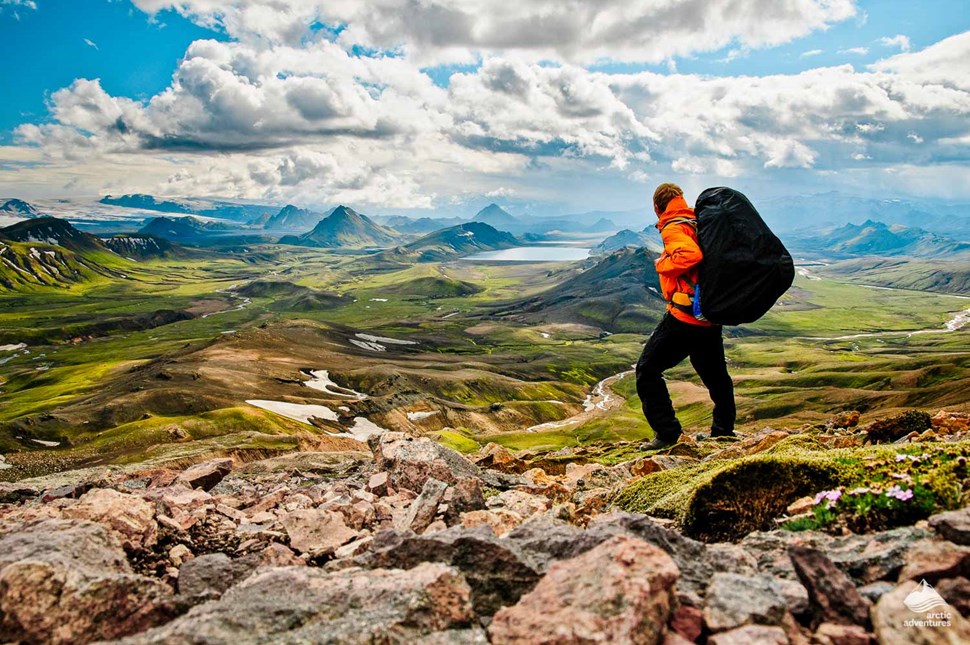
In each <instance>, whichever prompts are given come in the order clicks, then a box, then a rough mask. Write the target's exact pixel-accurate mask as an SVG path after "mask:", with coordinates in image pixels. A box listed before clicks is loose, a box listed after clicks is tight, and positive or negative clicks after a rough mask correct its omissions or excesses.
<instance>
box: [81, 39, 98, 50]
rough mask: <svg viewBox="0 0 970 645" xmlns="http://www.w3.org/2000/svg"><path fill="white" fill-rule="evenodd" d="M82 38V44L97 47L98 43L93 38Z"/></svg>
mask: <svg viewBox="0 0 970 645" xmlns="http://www.w3.org/2000/svg"><path fill="white" fill-rule="evenodd" d="M82 40H83V41H84V44H85V45H87V46H88V47H93V48H94V49H97V48H98V44H97V43H96V42H94V41H93V40H90V39H88V38H83V39H82Z"/></svg>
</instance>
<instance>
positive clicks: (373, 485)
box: [367, 472, 390, 496]
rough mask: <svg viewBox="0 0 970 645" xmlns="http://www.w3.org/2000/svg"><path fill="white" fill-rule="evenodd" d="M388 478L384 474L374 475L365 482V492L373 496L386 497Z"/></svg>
mask: <svg viewBox="0 0 970 645" xmlns="http://www.w3.org/2000/svg"><path fill="white" fill-rule="evenodd" d="M389 482H390V476H389V475H388V474H387V473H386V472H379V473H374V474H373V475H371V476H370V479H369V480H368V481H367V490H369V491H371V492H372V493H374V494H375V495H382V496H383V495H387V493H388V490H387V489H388V484H389Z"/></svg>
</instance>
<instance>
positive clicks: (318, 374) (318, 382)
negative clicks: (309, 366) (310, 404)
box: [303, 370, 367, 401]
mask: <svg viewBox="0 0 970 645" xmlns="http://www.w3.org/2000/svg"><path fill="white" fill-rule="evenodd" d="M304 374H306V375H308V376H310V377H311V378H310V380H309V381H304V383H303V384H304V385H306V386H307V387H309V388H312V389H314V390H318V391H320V392H326V393H327V394H332V395H333V396H343V397H347V398H351V399H357V400H359V401H363V400H364V399H366V398H367V395H366V394H363V393H361V392H357V391H355V390H351V389H350V388H348V387H343V386H340V385H337V384H336V383H334V382H333V380H331V378H330V372H329V371H328V370H311V371H310V372H304Z"/></svg>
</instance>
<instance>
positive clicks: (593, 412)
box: [526, 370, 633, 432]
mask: <svg viewBox="0 0 970 645" xmlns="http://www.w3.org/2000/svg"><path fill="white" fill-rule="evenodd" d="M629 374H633V370H626V371H625V372H620V373H619V374H614V375H613V376H607V377H606V378H605V379H603V380H602V381H600V382H599V383H597V384H596V385H594V386H593V389H592V391H591V392H590V393H589V394H588V395H587V396H586V400H585V401H583V411H582V412H580V413H578V414H574V415H573V416H571V417H568V418H566V419H562V420H560V421H549V422H548V423H540V424H539V425H534V426H531V427H529V428H526V430H527V431H528V432H533V431H535V430H552V429H555V428H564V427H566V426H571V425H576V424H580V423H585V422H587V421H590V420H592V419H595V418H597V417H601V416H603V415H604V414H606V412H608V411H609V410H612V409H613V408H615V407H617V406H619V405H622V404H623V402H624V401H625V400H626V399H624V398H623V397H622V396H620V395H619V394H617V393H616V392H614V391H613V387H612V386H613V384H614V383H616V382H617V381H619V380H620V379H621V378H623V377H624V376H627V375H629Z"/></svg>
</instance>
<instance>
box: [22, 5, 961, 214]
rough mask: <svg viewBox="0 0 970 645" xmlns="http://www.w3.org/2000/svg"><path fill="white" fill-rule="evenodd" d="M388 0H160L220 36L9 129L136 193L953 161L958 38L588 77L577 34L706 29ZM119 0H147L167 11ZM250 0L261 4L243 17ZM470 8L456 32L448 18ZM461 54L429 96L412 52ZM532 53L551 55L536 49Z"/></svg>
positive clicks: (754, 32)
mask: <svg viewBox="0 0 970 645" xmlns="http://www.w3.org/2000/svg"><path fill="white" fill-rule="evenodd" d="M401 1H403V0H384V1H383V2H380V3H375V2H368V3H362V2H351V1H350V0H345V1H333V2H327V3H320V2H311V1H309V0H306V1H298V0H275V1H274V2H273V3H267V2H265V1H264V2H261V3H255V2H246V1H243V0H235V1H233V2H222V1H220V2H216V1H215V0H211V1H210V0H185V1H184V2H179V3H178V6H175V7H174V8H175V9H176V10H178V11H180V12H182V13H184V14H185V15H189V16H191V17H192V18H193V19H194V20H196V21H199V22H208V23H210V24H213V25H221V26H222V27H223V28H225V29H226V30H227V31H228V32H229V33H230V34H232V35H233V36H234V37H235V38H236V40H234V41H231V42H217V41H214V40H200V41H196V42H194V43H192V44H191V45H190V47H189V48H188V50H187V51H186V54H185V56H184V58H183V59H182V60H181V61H180V62H179V64H178V67H177V68H176V69H175V71H174V74H173V77H172V82H171V84H170V85H169V86H168V87H167V88H166V89H165V90H163V91H162V92H160V93H158V94H157V95H155V96H153V97H150V98H149V99H147V100H144V101H135V100H131V99H127V98H123V97H116V96H112V95H110V94H108V93H107V92H106V91H105V90H104V88H103V87H102V85H101V83H100V82H99V81H98V80H97V79H78V80H76V81H75V82H74V83H72V84H71V85H70V86H68V87H66V88H63V89H61V90H58V91H56V92H54V93H53V94H52V95H51V96H50V100H49V109H50V118H49V119H48V120H45V121H44V122H42V123H36V124H26V125H22V126H20V127H19V128H18V129H17V131H16V140H17V141H18V143H19V144H20V145H22V146H29V147H31V148H36V150H37V151H38V154H39V155H40V156H41V157H42V158H43V159H45V161H46V163H47V164H49V165H50V167H52V168H58V169H62V168H66V167H68V166H69V165H70V164H71V163H74V164H75V165H81V164H79V162H80V161H81V160H83V161H84V164H85V165H86V166H88V167H99V168H109V169H110V168H112V166H111V164H112V163H113V164H115V165H114V166H113V168H114V170H113V171H112V172H116V173H117V172H118V168H122V167H124V160H125V159H129V160H130V159H135V158H137V159H139V160H140V162H142V163H145V164H148V165H150V166H151V168H152V170H151V172H148V171H146V172H145V173H144V174H143V176H141V177H139V178H138V180H139V181H145V182H147V181H149V180H151V181H152V182H155V183H154V184H153V185H154V186H155V188H151V187H139V190H143V191H144V192H162V193H166V194H173V195H178V194H183V195H184V194H198V195H221V196H225V197H246V198H252V199H277V198H278V199H289V200H291V201H302V202H304V203H333V202H334V201H345V202H350V203H355V204H362V205H364V204H372V205H380V206H385V207H395V208H397V207H403V206H409V207H415V208H424V207H432V206H434V205H435V204H436V203H449V202H450V201H453V200H454V199H456V198H457V199H459V201H460V200H461V199H464V197H462V196H465V195H471V194H476V195H484V194H488V193H492V194H495V195H503V194H512V191H514V193H515V195H516V197H517V198H521V199H540V198H545V197H548V194H539V193H540V192H541V191H540V190H539V189H537V188H534V187H532V186H530V182H531V181H533V180H534V179H535V178H537V177H549V176H552V175H554V174H555V173H562V176H568V177H581V178H589V177H592V176H594V175H596V176H609V177H612V178H614V180H616V181H622V182H632V183H642V182H649V181H652V180H651V178H652V177H657V176H660V175H667V174H669V173H670V172H674V173H679V174H685V175H690V176H692V177H695V178H698V181H700V178H701V177H703V178H707V177H720V178H729V177H739V176H744V175H746V174H749V173H750V174H753V175H756V176H771V175H772V174H773V173H792V172H795V171H800V172H806V171H807V172H831V171H840V170H842V169H844V168H850V169H851V168H858V167H859V166H862V165H865V166H872V167H876V166H879V165H882V166H884V167H888V166H890V165H898V164H900V163H902V162H906V163H923V164H927V165H933V164H943V163H951V162H952V161H953V160H960V159H966V158H967V157H968V156H970V155H968V141H970V80H968V79H970V32H968V33H967V34H960V35H958V36H953V37H951V38H948V39H946V40H943V41H941V42H939V43H936V44H935V45H932V46H930V47H928V48H926V49H924V50H922V51H918V52H903V53H899V54H896V55H894V56H891V57H889V58H886V59H884V60H882V61H879V62H877V63H874V64H873V65H870V66H869V67H868V68H866V69H865V70H864V71H857V70H855V69H854V68H853V67H852V66H851V65H843V66H838V67H826V68H819V69H812V70H808V71H805V72H802V73H799V74H778V75H771V76H761V77H745V76H734V77H730V76H726V77H711V76H697V75H689V74H678V73H676V72H675V71H673V70H671V71H669V72H668V73H654V72H639V73H604V72H596V71H591V70H590V69H588V68H586V67H583V66H581V65H579V64H576V63H574V62H572V61H583V60H596V59H598V58H600V57H601V54H602V51H601V50H600V49H598V47H600V45H597V44H592V43H589V42H586V39H587V38H588V34H587V32H588V31H592V32H595V33H601V34H603V33H610V34H613V35H614V36H615V38H614V39H613V40H612V41H610V42H609V44H610V47H611V50H615V51H616V52H618V56H617V57H619V58H623V57H624V56H630V57H631V59H636V60H650V59H652V58H651V57H653V56H661V58H659V60H663V61H671V60H672V58H670V57H671V56H675V55H678V53H679V52H681V50H679V49H678V47H681V46H683V47H687V48H688V49H689V50H690V51H696V50H697V49H698V48H701V49H703V48H706V47H709V46H710V47H714V46H716V45H717V43H718V42H720V41H717V40H716V39H713V40H712V38H713V37H712V36H711V35H710V34H708V33H707V30H708V29H709V28H708V27H707V26H706V25H707V24H708V23H707V22H705V21H701V20H694V21H690V22H689V24H688V21H681V20H679V19H677V18H676V16H677V15H679V14H678V13H677V12H678V11H679V9H677V8H674V7H672V6H668V7H667V8H666V9H658V8H656V6H655V4H651V5H650V6H649V7H645V6H641V4H639V3H637V2H628V3H626V4H621V3H619V2H614V1H613V0H604V1H603V2H599V3H595V4H594V3H584V2H576V3H571V4H569V5H568V6H569V7H571V8H572V10H575V12H576V13H578V14H579V15H581V16H584V17H585V19H586V20H588V21H589V24H588V25H586V27H585V28H584V29H579V28H578V27H576V23H575V20H574V18H575V16H574V15H573V13H570V12H567V11H565V10H564V9H562V6H561V4H562V3H553V2H551V1H550V2H546V1H545V0H539V1H537V2H531V3H519V4H522V5H528V6H526V7H521V8H520V7H518V6H517V5H506V7H505V8H504V9H505V11H506V14H507V15H506V14H501V13H500V12H498V10H497V9H494V7H492V4H493V3H481V2H478V3H473V2H471V1H470V0H468V1H466V0H450V1H449V2H439V3H420V4H415V5H409V7H411V10H410V13H409V11H403V10H401V9H400V2H401ZM136 2H137V4H138V6H139V7H141V8H142V9H144V10H146V11H149V12H152V11H159V10H162V9H166V8H173V4H172V2H170V1H166V0H136ZM681 4H683V5H685V6H686V5H690V6H693V7H694V8H695V9H696V10H697V11H705V12H715V13H708V14H704V15H720V14H717V13H716V12H717V11H720V12H721V13H722V14H725V16H726V14H727V13H730V14H731V16H729V18H730V19H729V20H728V19H727V18H725V19H726V20H727V22H726V23H725V26H724V28H723V29H722V30H721V31H722V32H723V33H726V34H733V35H731V36H730V37H729V39H728V40H729V41H731V42H736V43H739V47H738V50H739V51H742V50H744V51H748V50H747V49H745V48H748V47H756V46H761V45H765V44H771V43H774V42H781V41H783V40H784V39H786V38H789V39H790V38H791V37H794V36H793V35H792V34H798V33H803V32H804V31H805V30H811V29H818V28H823V27H824V26H825V25H826V24H829V22H831V21H833V20H836V19H841V18H838V16H842V15H843V14H845V15H846V16H848V15H851V13H852V11H854V7H853V5H852V3H849V2H839V1H837V0H833V1H826V2H810V1H808V0H802V1H799V2H794V1H792V2H772V3H766V4H763V5H759V3H751V4H752V6H758V7H760V9H759V11H760V13H761V14H763V15H760V14H759V15H758V16H757V19H755V18H753V17H751V16H749V17H748V18H749V19H748V22H750V23H751V24H750V25H748V26H747V27H744V28H742V26H741V22H736V23H735V22H732V20H735V19H737V20H740V18H738V16H736V15H734V13H732V12H729V11H728V9H727V8H726V7H727V6H728V5H727V4H725V3H723V2H708V3H700V4H697V5H696V6H695V4H694V3H691V2H687V3H681ZM701 4H702V5H703V8H702V7H701ZM745 4H746V5H747V4H748V3H745ZM270 5H272V6H273V7H274V8H275V9H276V10H277V11H276V13H275V14H274V16H267V15H266V14H265V12H264V11H263V9H264V8H265V7H266V6H270ZM484 5H488V6H484ZM563 6H564V5H563ZM679 6H680V5H678V7H679ZM542 7H544V8H545V13H543V12H540V11H539V8H542ZM631 7H632V8H631ZM738 11H740V12H742V13H744V12H747V11H748V10H747V9H743V10H738ZM638 12H639V13H638ZM658 12H659V13H658ZM412 14H413V15H412ZM641 14H642V15H644V16H651V17H653V18H657V17H658V16H660V17H662V18H663V19H664V20H666V21H667V23H664V24H669V26H670V28H671V29H672V30H673V33H682V32H678V31H677V30H678V29H682V30H693V31H692V32H691V33H692V34H693V36H692V37H691V38H686V41H689V42H688V44H686V45H676V44H670V43H667V44H665V43H664V42H663V38H660V40H659V41H657V42H654V40H655V39H651V40H650V42H649V43H647V42H646V41H645V40H644V39H645V38H646V36H645V35H644V34H647V33H648V32H649V29H655V28H656V26H654V27H649V26H648V25H647V24H646V22H642V23H640V22H637V21H636V20H633V17H635V16H639V15H641ZM745 15H747V14H745ZM752 15H754V14H752ZM308 16H313V17H315V19H320V18H326V19H328V20H330V19H333V20H336V18H335V16H336V17H340V19H341V20H342V21H345V22H346V24H347V28H346V29H345V30H344V31H342V32H341V33H340V35H339V37H336V39H335V40H333V41H331V40H329V39H327V38H322V37H316V36H313V35H312V34H308V33H307V32H306V30H305V29H304V28H302V27H301V28H299V29H297V26H298V25H304V24H306V21H307V18H308ZM461 16H465V18H464V19H463V18H461ZM725 16H721V17H725ZM370 18H374V20H370ZM418 18H421V19H422V20H424V21H425V23H426V24H425V23H421V20H419V19H418ZM472 18H474V19H475V21H473V23H470V24H473V25H474V28H472V27H471V26H469V24H466V21H467V20H472ZM479 18H480V20H479ZM395 21H396V22H395ZM548 21H552V22H548ZM513 22H514V23H515V25H518V27H516V29H512V25H513ZM419 23H421V24H419ZM553 23H554V24H553ZM621 23H622V24H621ZM634 23H636V24H634ZM796 23H797V25H801V26H800V27H797V28H796V26H795V25H796ZM779 24H783V25H788V28H787V29H788V31H787V32H786V31H785V30H784V29H782V31H781V32H779V33H782V34H788V35H781V36H780V35H778V33H775V32H772V33H773V34H774V35H771V34H768V31H770V30H769V29H768V28H767V27H765V25H774V26H775V27H777V26H778V25H779ZM446 25H448V27H447V29H446V27H445V26H446ZM522 25H532V29H525V28H524V27H522ZM549 25H553V26H555V28H556V29H555V30H554V32H555V33H556V34H557V35H556V36H555V37H554V38H553V37H551V36H549V35H548V34H546V33H545V27H546V26H549ZM589 25H592V27H590V26H589ZM503 26H504V27H506V29H504V30H503V29H502V27H503ZM540 26H542V27H543V28H541V29H540V28H539V27H540ZM392 27H393V28H392ZM648 27H649V28H648ZM549 28H550V29H551V28H552V27H549ZM395 29H396V30H397V31H394V30H395ZM799 30H801V31H799ZM392 32H394V33H396V34H397V36H395V38H397V40H394V39H392V38H391V35H392ZM532 32H535V33H532ZM649 33H653V32H649ZM683 33H686V32H683ZM759 34H760V35H759ZM759 38H760V40H759ZM705 39H707V40H705ZM351 42H354V43H356V44H370V45H373V46H378V47H391V46H394V47H398V48H400V55H393V56H391V55H384V54H381V53H380V52H377V53H374V54H373V55H368V56H360V55H356V54H355V53H354V51H352V50H351V49H350V48H349V47H348V45H349V43H351ZM497 50H501V51H502V52H503V53H501V54H494V53H492V52H493V51H497ZM683 51H688V50H686V49H685V50H683ZM809 54H814V52H805V54H804V55H809ZM466 55H472V56H474V57H476V59H477V60H478V61H479V63H480V64H477V65H475V66H471V67H469V68H467V69H465V71H462V72H458V73H454V74H453V75H452V76H451V78H450V83H449V84H448V86H447V87H446V88H443V87H439V86H437V85H435V84H434V83H433V82H432V80H431V78H430V77H429V76H428V75H427V74H425V73H422V71H421V69H422V68H421V65H422V64H423V63H422V61H424V60H426V59H428V58H432V59H435V60H445V59H449V60H455V59H461V57H462V56H466ZM547 55H549V56H551V57H552V58H553V60H537V58H539V57H542V56H547ZM477 57H481V58H480V59H479V58H477ZM917 133H918V134H917ZM85 185H88V184H85ZM458 186H460V187H461V188H460V189H459V188H457V187H458ZM558 188H559V190H560V192H561V189H562V187H561V186H559V187H558ZM567 188H568V187H567ZM504 191H508V192H504ZM114 192H118V191H114ZM550 192H552V193H554V192H555V191H552V190H550Z"/></svg>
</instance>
